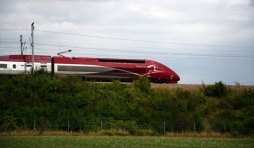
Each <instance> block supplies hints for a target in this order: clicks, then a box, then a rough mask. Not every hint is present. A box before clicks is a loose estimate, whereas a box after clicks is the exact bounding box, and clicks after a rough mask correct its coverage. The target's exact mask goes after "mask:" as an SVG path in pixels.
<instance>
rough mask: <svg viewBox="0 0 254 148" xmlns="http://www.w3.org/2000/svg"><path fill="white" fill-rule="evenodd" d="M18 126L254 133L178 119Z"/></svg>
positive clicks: (26, 125)
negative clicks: (206, 125)
mask: <svg viewBox="0 0 254 148" xmlns="http://www.w3.org/2000/svg"><path fill="white" fill-rule="evenodd" d="M16 125H17V126H18V127H20V128H21V129H24V130H33V131H37V130H62V131H67V132H70V131H76V132H78V131H83V132H98V131H105V130H123V131H127V132H129V133H133V132H135V131H139V130H149V131H152V132H154V133H158V134H166V133H167V132H202V131H207V130H210V131H216V132H221V133H227V132H238V133H240V134H246V133H247V134H248V133H250V132H251V133H253V130H254V129H253V128H245V127H244V126H238V127H236V126H234V125H233V124H232V123H226V122H221V123H219V124H218V123H217V124H216V126H214V125H213V124H211V125H212V126H210V127H209V129H208V128H207V127H204V126H203V124H202V123H200V122H198V121H197V122H195V121H183V120H179V121H178V119H167V120H153V121H135V120H113V119H97V120H88V119H82V118H80V119H63V120H57V119H56V120H53V118H51V119H46V118H38V119H35V120H33V121H31V120H30V121H26V120H24V119H21V120H17V123H16Z"/></svg>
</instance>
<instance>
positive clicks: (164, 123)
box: [164, 120, 166, 135]
mask: <svg viewBox="0 0 254 148" xmlns="http://www.w3.org/2000/svg"><path fill="white" fill-rule="evenodd" d="M165 134H166V122H165V120H164V135H165Z"/></svg>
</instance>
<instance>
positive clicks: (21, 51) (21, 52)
mask: <svg viewBox="0 0 254 148" xmlns="http://www.w3.org/2000/svg"><path fill="white" fill-rule="evenodd" d="M22 45H23V42H22V35H20V54H21V55H23V49H22Z"/></svg>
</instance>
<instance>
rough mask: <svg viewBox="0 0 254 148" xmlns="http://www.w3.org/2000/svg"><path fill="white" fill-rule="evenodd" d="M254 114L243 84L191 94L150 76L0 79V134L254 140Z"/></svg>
mask: <svg viewBox="0 0 254 148" xmlns="http://www.w3.org/2000/svg"><path fill="white" fill-rule="evenodd" d="M253 113H254V91H253V90H251V89H244V88H241V86H239V89H237V90H232V89H229V88H228V87H227V86H226V85H225V84H224V83H222V82H221V81H220V82H216V83H215V84H214V85H210V86H208V87H205V86H204V87H203V88H200V90H198V91H189V90H183V89H171V90H169V89H163V88H157V89H151V88H150V82H149V80H148V79H146V78H140V79H139V80H135V81H134V83H132V84H123V83H120V82H119V81H113V82H112V83H95V82H88V81H84V80H83V81H82V79H81V78H80V77H77V76H68V77H56V76H51V75H50V74H47V73H46V72H41V71H36V72H35V74H33V75H18V76H14V77H9V76H0V115H1V116H0V132H3V131H13V130H32V129H33V128H34V124H36V128H37V129H38V130H45V129H48V130H67V126H68V128H69V129H70V130H72V131H83V132H88V131H99V130H102V128H103V129H106V130H112V129H114V130H119V129H120V130H125V131H127V132H129V133H130V134H133V135H142V134H140V133H142V132H144V131H146V132H150V133H151V135H158V134H164V133H165V132H182V131H192V132H193V131H195V132H212V131H215V132H221V133H225V132H226V133H230V134H231V135H234V136H253V135H254V114H253ZM35 122H36V123H35ZM67 122H68V124H67ZM102 124H103V127H102ZM193 125H194V127H193ZM193 128H194V129H193Z"/></svg>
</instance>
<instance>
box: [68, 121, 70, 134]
mask: <svg viewBox="0 0 254 148" xmlns="http://www.w3.org/2000/svg"><path fill="white" fill-rule="evenodd" d="M69 132H70V120H69V119H68V133H69Z"/></svg>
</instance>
